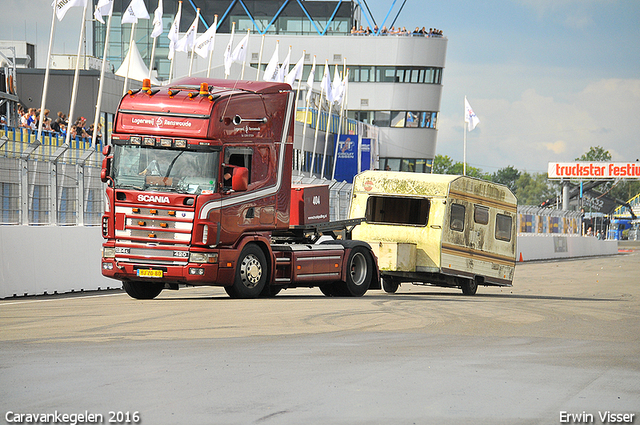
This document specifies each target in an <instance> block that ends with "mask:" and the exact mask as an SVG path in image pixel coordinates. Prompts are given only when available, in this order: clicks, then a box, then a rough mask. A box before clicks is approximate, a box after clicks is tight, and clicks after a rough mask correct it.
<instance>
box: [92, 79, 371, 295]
mask: <svg viewBox="0 0 640 425" xmlns="http://www.w3.org/2000/svg"><path fill="white" fill-rule="evenodd" d="M294 100H295V92H294V91H292V90H291V87H290V86H289V85H288V84H282V83H267V82H252V81H231V80H213V79H204V80H203V79H196V78H188V79H184V80H181V81H178V82H176V83H174V84H172V85H171V86H165V87H150V85H149V83H148V81H145V82H144V83H143V87H142V89H140V90H134V91H129V93H128V94H126V95H125V96H124V97H123V99H122V100H121V102H120V105H119V107H118V110H117V113H116V117H115V123H114V129H113V134H112V137H111V145H107V146H105V147H104V148H103V154H104V155H105V157H104V159H103V163H102V176H101V177H102V180H103V181H104V182H105V183H107V185H106V199H107V201H106V207H105V213H104V216H103V217H102V235H103V237H104V239H105V242H104V244H103V248H102V274H103V275H105V276H107V277H110V278H113V279H118V280H121V281H122V282H123V287H124V289H125V290H126V292H127V293H128V294H129V295H130V296H131V297H133V298H137V299H152V298H155V297H156V296H157V295H158V294H160V292H161V291H162V290H163V289H165V288H166V289H178V288H179V285H196V286H197V285H212V286H223V287H224V288H225V290H226V292H227V293H228V294H229V296H231V297H233V298H255V297H260V296H274V295H276V294H277V293H278V292H279V291H280V290H282V289H287V288H294V287H313V286H318V287H320V289H321V291H322V292H323V293H324V294H325V295H327V296H361V295H363V294H364V293H365V292H366V291H367V289H369V288H380V277H379V272H378V267H377V260H376V257H375V256H374V255H373V253H372V251H371V248H370V246H369V245H368V244H367V243H366V242H361V241H354V240H350V236H349V235H350V231H351V230H352V229H353V228H354V227H355V225H357V223H359V221H358V220H343V221H340V222H328V218H327V219H326V220H320V221H317V220H316V221H317V222H316V223H311V224H309V223H304V222H303V223H301V222H300V220H299V218H298V217H297V216H298V208H297V207H296V208H295V209H296V214H295V216H296V217H293V218H295V220H290V216H291V214H290V211H291V190H292V188H291V172H292V156H293V130H294V109H295V103H294ZM299 189H300V188H298V190H299ZM303 189H304V188H303ZM320 193H322V192H318V193H316V194H314V196H312V197H311V198H312V199H311V201H310V203H311V204H312V205H313V204H318V203H323V202H327V203H328V199H321V198H322V197H324V196H322V195H321V194H320ZM326 194H327V195H328V191H327V192H326ZM299 198H301V197H299ZM301 202H302V201H301ZM314 217H325V218H326V215H324V214H320V215H315V216H314ZM312 221H313V220H312ZM339 232H340V234H342V235H346V237H344V238H342V239H339V238H334V239H332V240H329V241H324V242H322V243H317V241H318V239H319V237H320V235H322V234H325V235H326V234H333V235H337V234H338V233H339Z"/></svg>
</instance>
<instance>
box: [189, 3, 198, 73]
mask: <svg viewBox="0 0 640 425" xmlns="http://www.w3.org/2000/svg"><path fill="white" fill-rule="evenodd" d="M199 17H200V8H197V9H196V19H195V21H194V22H195V23H196V29H195V34H194V40H195V37H197V36H198V18H199ZM189 29H191V28H189ZM188 41H189V40H187V42H188ZM195 48H196V43H195V41H194V43H193V44H192V45H191V59H189V77H191V70H192V68H193V55H194V49H195Z"/></svg>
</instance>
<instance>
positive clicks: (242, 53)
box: [231, 33, 249, 63]
mask: <svg viewBox="0 0 640 425" xmlns="http://www.w3.org/2000/svg"><path fill="white" fill-rule="evenodd" d="M248 44H249V33H247V35H245V36H244V37H243V38H242V40H240V43H238V45H237V46H236V48H235V49H233V53H232V54H231V59H232V60H233V61H234V62H237V63H242V62H244V60H245V59H246V57H247V45H248Z"/></svg>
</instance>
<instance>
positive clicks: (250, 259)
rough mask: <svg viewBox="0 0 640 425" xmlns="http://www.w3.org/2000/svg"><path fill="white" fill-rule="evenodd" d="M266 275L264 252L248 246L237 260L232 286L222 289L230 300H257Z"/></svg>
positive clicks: (254, 246) (251, 245)
mask: <svg viewBox="0 0 640 425" xmlns="http://www.w3.org/2000/svg"><path fill="white" fill-rule="evenodd" d="M267 273H268V268H267V260H266V258H265V256H264V252H262V250H261V249H260V248H259V247H258V246H257V245H254V244H248V245H247V246H245V247H244V249H243V250H242V252H241V253H240V257H239V258H238V264H237V266H236V277H235V280H234V282H233V285H231V286H225V288H224V289H225V291H227V294H229V296H230V297H231V298H257V297H258V296H260V293H261V292H262V290H263V289H264V285H265V283H266V282H267Z"/></svg>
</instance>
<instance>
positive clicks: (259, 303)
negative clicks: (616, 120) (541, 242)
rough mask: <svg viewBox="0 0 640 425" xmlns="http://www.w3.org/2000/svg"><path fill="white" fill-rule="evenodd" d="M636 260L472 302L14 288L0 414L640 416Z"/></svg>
mask: <svg viewBox="0 0 640 425" xmlns="http://www.w3.org/2000/svg"><path fill="white" fill-rule="evenodd" d="M639 260H640V251H638V252H633V251H631V252H625V253H622V254H619V255H616V256H610V257H598V258H590V259H578V260H565V261H556V262H535V263H519V264H518V265H517V267H516V276H515V280H514V286H513V287H512V288H493V287H488V288H485V287H480V288H479V289H478V294H477V295H476V296H472V297H468V296H463V295H462V294H461V292H460V291H459V290H452V289H443V288H434V287H422V286H412V285H403V286H401V288H400V289H399V291H398V293H397V294H394V295H390V294H385V293H383V292H381V291H370V292H368V293H367V294H366V295H365V296H364V297H362V298H355V299H349V298H338V299H332V298H326V297H324V296H323V295H322V294H321V293H320V291H319V290H317V289H296V290H289V291H284V292H283V293H281V294H280V295H278V296H277V297H276V298H273V299H259V300H231V299H229V298H228V297H227V296H226V294H225V293H224V291H223V290H222V289H220V288H187V289H181V290H180V291H177V292H174V291H164V292H163V293H162V294H161V295H160V296H159V297H158V298H157V299H155V300H151V301H137V300H133V299H130V298H129V297H128V296H127V295H126V294H124V293H122V292H119V291H111V292H98V293H92V294H73V295H59V296H43V297H29V298H17V299H6V300H0V407H1V409H0V411H1V412H2V420H1V421H0V423H20V422H17V421H16V420H15V418H19V416H16V415H19V414H28V413H32V414H53V413H54V412H57V413H58V414H59V415H60V414H63V413H66V414H81V413H82V414H84V413H85V412H88V413H89V414H94V415H102V421H101V422H97V423H135V422H139V423H142V424H146V425H156V424H159V425H162V424H187V423H188V424H434V423H437V424H558V423H595V424H600V423H613V422H610V421H604V422H603V421H602V420H601V419H600V416H599V415H600V414H604V412H607V411H608V412H611V413H615V414H623V413H626V414H627V415H629V416H627V418H628V419H631V420H632V422H631V423H640V419H637V416H638V415H639V414H640V261H639ZM110 412H113V413H110ZM135 412H137V414H138V415H139V418H140V419H139V421H134V420H133V419H134V418H135V419H137V418H138V416H133V414H134V413H135ZM573 414H575V415H580V414H581V415H584V416H580V418H584V420H583V419H579V420H573V419H576V418H577V417H569V416H567V415H573ZM127 415H129V416H127ZM563 415H564V416H563ZM589 415H591V416H589ZM630 415H634V416H633V417H631V416H630ZM127 417H128V418H129V421H127V420H126V419H127ZM25 418H26V417H25V416H22V419H21V420H22V423H27V422H26V420H25ZM58 418H60V416H59V417H58ZM76 418H77V417H76ZM568 418H573V419H572V420H573V422H569V421H567V419H568ZM614 418H618V419H623V418H624V417H623V416H617V417H614ZM54 419H55V418H54ZM110 419H114V420H115V422H110V421H109V420H110ZM118 419H121V420H118ZM50 423H54V422H50ZM57 423H71V421H66V422H65V421H59V422H57ZM78 423H96V422H95V421H94V422H90V421H84V422H78ZM617 423H624V422H617ZM627 423H629V422H627Z"/></svg>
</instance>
